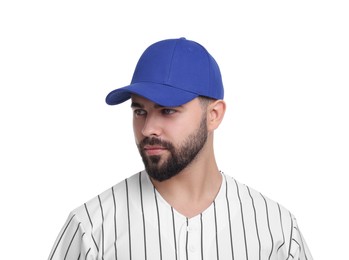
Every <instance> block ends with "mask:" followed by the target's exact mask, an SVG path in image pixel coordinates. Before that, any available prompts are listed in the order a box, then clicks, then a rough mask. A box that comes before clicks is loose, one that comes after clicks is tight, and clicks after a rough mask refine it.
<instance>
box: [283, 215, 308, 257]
mask: <svg viewBox="0 0 349 260" xmlns="http://www.w3.org/2000/svg"><path fill="white" fill-rule="evenodd" d="M287 259H297V260H298V259H299V260H313V257H312V256H311V253H310V251H309V248H308V246H307V244H306V242H305V240H304V238H303V236H302V234H301V232H300V230H299V228H298V224H297V220H296V219H295V218H294V216H293V230H292V236H291V241H290V246H289V253H288V258H287Z"/></svg>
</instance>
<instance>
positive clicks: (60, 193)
mask: <svg viewBox="0 0 349 260" xmlns="http://www.w3.org/2000/svg"><path fill="white" fill-rule="evenodd" d="M143 2H144V3H143ZM121 3H122V4H121ZM348 13H349V9H348V5H347V4H346V1H335V0H331V1H307V0H302V1H234V2H231V3H230V4H228V1H226V2H224V3H223V2H221V3H218V1H217V2H214V1H197V2H192V1H183V2H182V1H172V2H169V1H158V2H155V1H139V2H137V1H136V2H135V1H86V0H84V1H76V0H69V1H63V0H60V1H37V0H35V1H15V0H14V1H2V2H1V4H0V30H1V31H0V37H1V41H0V45H1V48H0V73H1V74H0V87H1V88H0V120H1V126H0V133H1V135H0V174H1V175H0V176H1V177H0V178H1V181H0V192H1V194H0V199H1V214H0V218H1V222H0V223H1V230H0V237H1V240H2V241H1V259H46V258H47V257H48V255H49V252H50V250H51V247H52V245H53V243H54V240H55V239H56V237H57V235H58V232H59V230H60V229H61V227H62V226H63V224H64V222H65V220H66V218H67V217H68V213H69V212H70V211H71V210H73V209H74V208H75V207H77V206H79V205H81V204H82V203H84V202H85V201H86V200H88V199H90V198H92V197H94V196H95V195H97V194H99V193H100V192H102V191H104V190H106V189H108V188H109V187H111V186H112V185H113V184H116V183H117V182H119V181H121V180H123V179H124V178H126V177H128V176H130V175H131V174H134V173H136V172H138V171H139V170H141V169H142V168H143V167H142V162H141V160H140V157H139V155H138V152H137V150H136V148H135V145H134V139H133V132H132V126H131V110H130V108H129V105H130V104H129V103H128V102H126V103H124V104H122V105H119V106H108V105H106V104H105V103H104V98H105V96H106V94H107V93H108V92H109V91H111V90H113V89H115V88H117V87H122V86H124V85H127V84H128V83H129V82H130V80H131V76H132V74H133V70H134V67H135V65H136V62H137V60H138V58H139V56H140V55H141V53H142V52H143V51H144V49H145V48H146V47H148V46H149V45H150V44H152V43H154V42H156V41H158V40H162V39H166V38H177V37H186V38H187V39H191V40H195V41H197V42H199V43H201V44H203V45H204V46H205V47H206V48H207V49H208V50H209V52H210V53H211V54H212V55H213V56H214V57H215V59H216V60H217V62H218V64H219V65H220V68H221V72H222V76H223V82H224V85H225V93H226V95H225V100H226V102H227V104H228V111H227V114H226V117H225V120H224V122H223V124H222V125H221V127H220V129H218V130H217V133H216V145H215V146H216V155H217V160H218V163H219V166H220V168H221V170H223V171H224V172H225V173H226V174H229V175H231V176H233V177H235V178H236V179H238V180H239V181H240V182H243V183H245V184H248V185H249V186H251V187H253V188H255V189H257V190H259V191H260V192H262V193H263V194H264V195H266V196H268V197H270V198H272V199H274V200H276V201H278V202H279V203H281V204H282V205H284V206H285V207H287V208H288V209H289V210H290V211H291V212H292V213H294V214H295V215H296V217H297V219H298V223H299V226H300V228H301V231H302V232H303V235H304V237H305V238H306V241H307V243H308V245H309V247H310V249H311V251H312V254H313V255H314V257H315V258H316V259H343V256H344V258H345V257H346V255H347V254H346V251H347V246H348V232H349V227H348V219H349V213H348V197H349V192H348V187H347V186H348V181H347V179H346V175H348V174H349V163H348V161H349V138H348V133H349V116H348V114H349V102H348V100H349V91H348V88H349V79H348V77H349V76H348V75H349V73H348V72H349V51H348V50H349V48H348V46H349V37H348V34H349V30H348V29H349V28H348V27H349V18H348V17H349V15H348Z"/></svg>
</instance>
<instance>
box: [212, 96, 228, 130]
mask: <svg viewBox="0 0 349 260" xmlns="http://www.w3.org/2000/svg"><path fill="white" fill-rule="evenodd" d="M225 110H226V104H225V102H224V101H223V100H221V99H219V100H215V101H213V102H212V103H211V104H209V105H208V107H207V129H208V131H214V130H215V129H217V128H218V126H219V125H220V123H221V122H222V120H223V117H224V114H225Z"/></svg>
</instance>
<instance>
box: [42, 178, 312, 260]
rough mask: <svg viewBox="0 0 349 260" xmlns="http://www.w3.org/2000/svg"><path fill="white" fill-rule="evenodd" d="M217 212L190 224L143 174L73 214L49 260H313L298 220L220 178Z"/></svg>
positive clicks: (211, 209)
mask: <svg viewBox="0 0 349 260" xmlns="http://www.w3.org/2000/svg"><path fill="white" fill-rule="evenodd" d="M222 176H223V182H222V185H221V190H220V192H219V193H218V195H217V197H216V198H215V200H214V201H213V202H212V205H211V206H210V207H209V208H207V209H206V210H205V211H203V212H202V213H200V214H198V215H197V216H195V217H193V218H190V219H188V218H186V217H185V216H183V215H181V214H180V213H179V212H177V211H176V209H174V208H173V207H171V205H169V204H168V203H167V202H166V201H165V200H164V199H163V198H162V197H161V195H160V194H159V193H158V192H157V191H156V189H155V188H154V187H153V185H152V183H151V182H150V180H149V177H148V175H147V174H146V173H145V172H140V173H139V174H136V175H134V176H131V177H130V178H128V179H126V180H124V181H123V182H121V183H119V184H117V185H115V186H113V187H112V188H111V189H109V190H107V191H105V192H103V193H102V194H100V195H99V196H97V197H95V198H94V199H92V200H90V201H88V202H86V203H85V204H83V205H82V206H80V207H78V208H77V209H75V210H74V211H72V213H71V214H70V215H69V217H68V219H67V222H66V224H65V225H64V226H63V228H62V230H61V232H60V234H59V235H58V237H57V240H56V242H55V244H54V246H53V248H52V251H51V253H50V256H49V260H63V259H67V260H76V259H86V260H87V259H89V260H91V259H104V260H112V259H119V260H123V259H129V260H132V259H133V260H139V259H142V260H143V259H144V260H147V259H152V260H157V259H158V260H162V259H166V260H184V259H185V260H191V259H201V260H203V259H205V260H216V259H217V260H218V259H220V260H222V259H223V260H227V259H234V260H254V259H258V260H275V259H280V260H281V259H282V260H286V259H301V260H311V259H312V257H311V254H310V252H309V250H308V248H307V245H306V243H305V241H304V239H303V237H302V235H301V233H300V231H299V228H298V226H297V221H296V219H295V218H294V216H293V215H292V214H291V213H290V212H289V211H288V210H287V209H285V208H284V207H282V206H281V205H279V204H278V203H276V202H274V201H272V200H270V199H269V198H267V197H265V196H263V195H262V194H260V193H259V192H257V191H255V190H253V189H251V188H249V187H247V186H246V185H243V184H241V183H239V182H238V181H236V180H235V179H233V178H231V177H229V176H226V175H224V174H222Z"/></svg>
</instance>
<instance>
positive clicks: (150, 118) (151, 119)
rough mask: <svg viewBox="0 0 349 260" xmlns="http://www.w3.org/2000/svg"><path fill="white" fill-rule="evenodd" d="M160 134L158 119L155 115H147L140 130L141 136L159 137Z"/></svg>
mask: <svg viewBox="0 0 349 260" xmlns="http://www.w3.org/2000/svg"><path fill="white" fill-rule="evenodd" d="M161 133H162V127H161V124H160V120H159V118H157V117H156V116H155V115H151V114H148V115H147V118H146V120H145V123H144V126H143V129H142V134H143V136H146V137H150V136H160V135H161Z"/></svg>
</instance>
